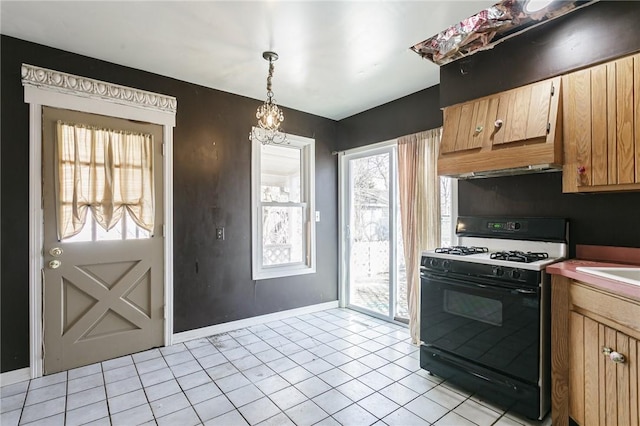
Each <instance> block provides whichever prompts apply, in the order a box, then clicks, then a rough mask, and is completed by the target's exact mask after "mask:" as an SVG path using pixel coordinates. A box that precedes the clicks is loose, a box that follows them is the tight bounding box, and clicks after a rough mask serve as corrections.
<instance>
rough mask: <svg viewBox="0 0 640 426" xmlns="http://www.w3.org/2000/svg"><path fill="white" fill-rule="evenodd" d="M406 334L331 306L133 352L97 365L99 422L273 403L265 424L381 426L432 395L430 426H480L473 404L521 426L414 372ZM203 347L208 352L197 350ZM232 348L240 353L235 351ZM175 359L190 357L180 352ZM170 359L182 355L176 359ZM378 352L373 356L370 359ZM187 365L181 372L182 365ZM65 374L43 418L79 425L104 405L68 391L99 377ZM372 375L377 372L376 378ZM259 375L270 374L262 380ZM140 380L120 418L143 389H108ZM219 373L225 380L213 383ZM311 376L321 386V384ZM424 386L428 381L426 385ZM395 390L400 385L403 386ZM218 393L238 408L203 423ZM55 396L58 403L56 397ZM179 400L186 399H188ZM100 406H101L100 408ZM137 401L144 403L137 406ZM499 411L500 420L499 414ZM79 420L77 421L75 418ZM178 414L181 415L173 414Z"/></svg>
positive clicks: (413, 356) (29, 389)
mask: <svg viewBox="0 0 640 426" xmlns="http://www.w3.org/2000/svg"><path fill="white" fill-rule="evenodd" d="M402 332H405V333H406V331H405V329H404V328H403V327H401V326H398V325H396V324H390V323H385V322H384V321H380V320H378V319H376V318H372V317H367V316H366V315H364V314H361V313H355V312H353V311H348V310H344V309H332V310H329V311H323V312H320V313H315V314H307V315H301V316H299V317H293V318H287V319H284V320H278V321H271V322H269V323H266V324H260V325H257V326H252V327H247V328H243V329H239V330H233V331H230V332H228V333H221V334H218V335H214V336H208V337H205V338H200V339H196V340H193V341H190V342H184V343H180V344H178V345H175V346H173V347H165V348H156V349H153V351H158V356H153V357H151V358H148V357H144V358H143V357H138V359H136V357H135V356H131V355H129V359H130V361H131V362H130V364H129V363H127V362H125V363H124V364H122V365H120V364H117V363H116V364H112V365H110V366H109V367H110V368H109V369H108V370H107V369H105V365H104V363H97V364H99V368H100V374H101V378H102V384H101V385H98V387H99V386H101V387H102V390H103V392H104V398H105V400H104V403H105V405H106V412H107V416H108V417H102V418H100V419H97V420H94V421H105V420H106V421H107V422H108V423H112V422H113V419H112V417H113V416H115V415H117V414H119V413H122V412H125V411H127V410H132V409H135V408H138V407H142V406H145V407H148V410H149V411H150V415H151V419H150V420H149V423H155V424H160V422H163V420H162V419H163V418H165V417H167V416H174V415H176V414H177V413H181V412H182V414H181V415H183V414H185V413H186V412H188V413H192V414H193V415H194V416H195V418H194V420H195V419H196V418H197V420H198V421H199V422H200V424H203V423H206V422H212V421H214V420H215V419H216V418H218V417H221V416H227V415H229V414H231V413H234V414H235V415H236V416H239V418H242V419H243V420H244V421H246V422H247V423H249V424H251V419H250V418H249V417H247V415H246V414H245V412H247V413H248V411H247V410H248V409H245V410H241V408H246V406H248V405H250V404H253V403H256V402H259V401H262V400H263V399H266V400H267V401H269V402H270V404H272V405H273V407H275V408H276V409H277V410H276V411H275V412H276V414H275V415H273V416H270V417H268V418H266V419H263V420H262V421H264V422H269V421H275V420H274V419H276V417H278V418H279V419H281V420H282V421H284V419H285V418H286V419H288V420H289V421H290V422H292V423H294V424H295V422H296V420H295V419H296V418H295V417H292V414H293V415H300V413H299V411H300V410H298V414H296V410H295V409H296V407H298V408H299V407H301V406H302V405H304V404H307V405H306V406H305V408H306V407H311V408H313V407H316V408H317V409H319V410H321V411H320V412H318V413H322V414H318V416H324V417H322V419H323V420H320V422H321V423H323V424H324V423H329V422H339V418H340V417H339V416H338V417H336V415H339V414H341V413H344V412H346V411H347V410H348V409H354V410H361V411H362V412H365V413H367V414H368V415H370V416H371V417H372V418H373V419H376V420H375V421H376V422H377V423H376V424H377V425H383V424H384V419H386V418H387V417H390V416H391V415H392V414H395V413H400V414H399V415H402V412H406V413H408V414H410V415H412V416H419V415H418V414H417V412H414V411H412V410H409V409H408V408H407V406H408V405H409V404H411V403H412V402H414V401H416V400H419V399H420V398H422V397H424V398H426V400H429V401H430V402H431V403H433V404H436V406H439V407H441V409H442V410H443V411H437V412H436V413H438V414H437V415H438V417H434V418H432V419H430V420H431V423H430V424H435V423H437V422H439V421H441V420H442V419H444V418H445V417H447V416H449V415H451V416H453V417H452V418H458V419H460V418H462V419H465V420H467V421H469V422H470V423H474V424H476V423H475V422H474V421H473V419H469V418H467V417H465V416H468V413H469V412H470V411H469V410H470V407H471V408H472V407H474V404H475V405H478V406H480V407H482V408H483V409H484V410H488V411H489V412H490V413H491V418H492V419H493V420H491V424H496V423H501V421H502V420H504V423H505V424H519V423H518V421H517V420H514V418H513V417H509V413H508V412H505V411H496V409H497V408H496V409H494V408H493V407H492V406H491V405H486V404H483V403H482V399H473V397H474V395H473V394H468V393H466V392H464V391H462V392H464V393H460V392H458V391H457V390H456V387H455V386H451V385H450V384H448V383H447V382H446V381H443V380H440V379H438V380H432V379H430V378H428V377H425V374H426V373H425V372H424V371H423V370H420V369H419V368H418V369H415V367H412V365H413V362H415V363H418V362H419V361H418V357H417V356H416V351H417V350H418V348H416V347H411V346H409V347H408V346H407V345H409V343H408V339H406V338H403V337H402ZM262 336H264V337H262ZM363 336H365V337H363ZM363 339H365V340H363ZM225 342H227V343H225ZM252 345H257V346H253V347H252ZM261 345H262V346H261ZM199 348H202V349H200V350H198V349H199ZM208 348H211V349H208ZM209 351H210V353H209ZM232 351H236V352H235V353H233V354H232ZM267 351H275V353H274V356H275V355H277V357H276V358H271V356H270V355H269V356H266V357H264V358H262V357H260V356H258V355H259V354H261V353H263V352H267ZM391 351H394V352H391ZM147 352H148V351H147ZM396 352H397V353H396ZM144 353H146V352H141V354H144ZM177 354H183V355H181V356H178V355H177ZM187 354H188V357H187ZM134 355H137V354H134ZM149 355H155V354H149ZM172 355H176V356H174V357H172ZM215 355H220V359H216V360H214V362H215V363H216V364H215V365H210V366H209V367H206V368H205V365H208V362H207V363H204V362H203V359H204V358H205V357H208V356H215ZM236 355H237V356H236ZM331 355H334V358H333V359H332V360H329V361H327V360H325V358H327V357H329V356H331ZM336 356H338V358H336ZM340 356H342V357H343V358H342V359H340ZM371 356H374V357H373V358H372V357H371ZM250 357H252V358H253V360H251V359H249V358H250ZM367 357H369V358H368V359H367V360H365V359H364V358H367ZM123 358H124V357H123ZM154 359H161V360H162V362H163V363H164V364H165V365H166V366H161V367H160V368H155V366H153V367H154V369H152V370H149V371H145V372H143V371H144V370H140V368H141V364H142V363H144V362H151V361H153V360H154ZM263 359H264V360H263ZM242 360H245V361H246V362H245V363H244V364H243V363H242ZM280 360H282V361H281V363H280V364H281V365H280V367H286V368H284V369H282V370H281V369H280V367H279V368H277V369H274V368H275V366H276V365H277V364H274V363H276V362H278V361H280ZM193 361H195V362H193ZM219 361H224V362H219ZM317 361H324V363H326V365H323V364H322V363H316V362H317ZM170 362H171V363H170ZM187 363H193V366H186V365H185V364H187ZM254 363H255V364H254ZM311 363H316V364H313V369H312V368H311V367H312V364H311ZM129 365H131V366H132V367H133V368H132V372H134V375H133V376H131V377H128V376H127V375H128V374H130V373H129V372H128V371H127V370H125V371H121V372H115V373H113V374H111V373H108V371H111V370H116V369H119V368H127V367H128V366H129ZM195 365H197V367H198V368H197V369H195ZM222 365H228V366H229V368H230V369H233V370H229V371H226V370H219V371H218V372H217V373H216V372H215V369H216V368H218V367H220V366H222ZM347 365H349V366H347ZM376 365H377V367H376ZM150 366H152V365H150ZM180 366H182V368H181V367H180ZM382 367H390V368H391V370H389V369H387V370H385V371H378V370H379V369H381V368H382ZM192 368H193V369H195V371H190V370H191V369H192ZM259 368H264V369H267V370H268V371H269V372H271V373H273V374H269V373H267V371H266V370H265V371H264V373H262V371H261V370H259ZM253 369H258V370H253ZM294 369H297V370H296V372H297V371H300V372H303V371H304V372H305V374H303V375H302V376H298V377H295V375H293V376H292V374H289V376H292V377H289V378H285V376H283V374H285V375H286V373H287V372H290V371H291V370H294ZM145 370H146V369H145ZM165 370H168V372H165V373H164V374H165V375H166V376H167V379H166V380H162V381H160V382H159V383H153V382H149V384H147V385H145V384H144V382H143V381H142V376H143V375H145V374H150V373H153V372H154V371H157V372H158V373H159V372H160V371H165ZM174 370H175V371H174ZM251 370H253V372H250V371H251ZM70 371H71V370H70ZM347 371H348V372H347ZM328 372H334V373H333V374H334V375H335V374H341V375H344V377H343V378H344V380H345V381H341V380H342V379H338V381H337V382H336V381H335V380H334V379H331V382H329V381H327V379H328V378H329V377H330V376H322V375H323V374H324V373H328ZM64 373H65V391H66V392H65V395H64V397H65V400H64V412H63V413H59V414H51V415H49V416H45V417H44V418H43V419H40V420H38V421H42V420H45V419H51V421H53V419H54V417H56V416H60V414H62V418H63V420H64V421H70V420H71V419H70V418H69V417H68V413H70V412H72V411H74V410H78V409H81V408H83V407H85V406H88V405H92V404H97V402H86V403H85V404H84V405H79V406H77V407H74V408H73V410H68V408H69V402H70V399H69V396H70V395H72V394H69V391H70V390H71V386H70V384H71V380H73V379H78V378H81V377H86V376H89V375H92V374H94V373H90V374H87V375H83V376H80V377H74V378H73V379H71V378H70V375H69V371H67V372H64ZM372 373H376V374H373V375H372ZM176 374H180V376H177V375H176ZM197 374H202V375H203V376H204V377H206V379H207V381H206V382H204V383H198V381H200V380H204V377H201V378H198V377H197V376H196V377H192V378H189V376H190V375H197ZM219 374H224V375H223V376H221V377H217V376H218V375H219ZM235 374H239V376H238V377H242V378H243V380H245V381H246V383H245V384H241V385H240V386H238V387H235V385H234V384H231V387H229V388H228V389H227V390H226V391H224V390H223V389H222V388H221V387H220V384H219V382H220V381H221V380H223V379H225V378H227V377H231V376H232V375H235ZM261 374H269V375H266V376H265V377H263V378H261ZM365 376H366V377H365ZM107 377H109V380H113V379H115V378H118V379H117V380H113V381H111V382H109V383H107ZM134 377H135V378H137V380H138V381H139V382H140V389H139V390H142V394H143V395H144V400H145V402H144V403H142V405H135V406H133V407H128V406H127V408H125V409H122V410H120V411H119V412H118V413H112V410H113V409H114V408H113V406H112V403H113V401H112V398H115V397H118V396H121V395H126V394H129V393H132V394H133V393H134V392H137V390H136V389H134V390H129V391H128V392H124V393H119V394H117V395H114V396H111V397H110V395H109V393H108V392H107V385H110V387H111V388H112V389H114V388H115V387H114V386H113V385H112V383H117V382H119V381H124V380H129V379H132V378H134ZM147 377H149V376H147ZM161 377H162V378H163V379H164V378H165V377H164V376H161ZM168 377H170V378H168ZM214 377H217V378H216V379H214ZM323 377H324V378H323ZM269 378H274V379H275V378H279V379H280V380H281V381H282V382H283V383H286V386H285V387H284V388H281V389H279V390H269V391H267V390H263V388H262V387H259V386H257V385H258V384H260V383H262V382H263V381H265V380H267V379H269ZM313 380H315V382H314V381H313ZM381 380H382V382H381ZM425 380H426V381H427V382H425ZM416 381H417V382H416ZM168 382H175V383H176V384H177V387H176V389H177V391H175V390H173V389H172V390H170V392H172V393H170V394H168V395H162V396H161V397H158V398H156V399H155V400H154V401H150V398H151V396H150V394H149V388H151V386H156V385H160V388H161V385H162V384H163V383H168ZM305 382H307V384H306V385H305V384H303V383H305ZM33 383H34V382H33V381H30V382H29V383H28V384H27V387H26V390H24V399H23V401H22V406H21V407H20V410H21V411H20V413H19V416H18V423H19V422H20V421H22V420H23V415H24V412H25V408H26V402H27V398H28V397H29V395H30V392H32V391H34V390H35V389H33V388H32V385H33ZM57 383H58V382H54V383H49V384H46V385H40V386H39V387H38V388H37V389H44V388H46V387H48V386H56V385H57ZM315 383H322V386H321V387H319V388H318V387H317V386H316V384H315ZM348 383H355V384H356V385H358V386H361V389H362V388H364V389H367V390H366V391H363V392H361V393H360V394H358V393H356V394H354V395H352V396H349V394H347V393H344V392H343V389H348V388H340V387H341V386H343V385H345V384H348ZM420 383H424V384H420ZM209 385H213V386H215V387H216V388H217V390H218V391H219V394H217V395H216V396H215V397H211V398H208V399H204V400H202V401H199V402H196V403H195V404H194V403H192V399H191V397H190V396H188V395H189V391H190V390H195V389H197V388H198V387H200V386H209ZM392 385H394V386H401V387H402V388H405V387H406V388H407V390H409V391H410V392H411V394H407V398H408V399H407V400H406V401H405V400H404V397H403V401H404V402H402V403H400V400H397V399H396V398H394V399H390V398H388V397H387V396H386V394H385V393H383V392H382V391H383V390H384V389H387V388H389V387H390V386H392ZM411 385H415V386H418V388H414V387H413V386H411ZM172 386H173V385H172ZM265 386H269V385H265ZM278 386H279V385H278ZM314 386H315V390H314ZM427 386H428V387H427ZM226 387H227V386H226V385H225V388H226ZM250 387H251V388H250ZM160 388H159V389H160ZM243 388H247V391H252V392H253V390H250V389H255V390H256V391H257V393H256V394H255V395H253V396H250V397H249V399H247V400H245V399H242V398H240V399H236V398H237V393H236V396H234V397H233V400H232V399H231V398H230V396H229V395H230V394H231V393H233V392H235V391H237V390H241V389H243ZM304 388H306V389H307V390H304ZM91 389H94V388H89V389H83V390H81V391H78V392H77V393H79V392H85V391H88V390H91ZM267 389H268V388H267ZM274 389H275V388H274ZM285 389H292V390H294V391H296V392H298V394H299V395H300V396H301V399H300V400H297V399H293V400H290V402H292V403H293V405H291V406H289V405H288V403H286V401H285V405H283V406H286V409H282V408H280V407H281V405H279V404H278V403H277V400H276V399H274V395H275V394H276V393H278V392H280V391H282V390H285ZM351 389H352V388H351ZM394 389H398V388H397V387H396V388H394ZM316 392H319V393H316ZM329 392H333V393H332V394H331V395H336V392H337V395H342V397H343V398H344V401H345V403H346V405H344V406H342V408H340V409H339V410H337V411H333V412H331V411H327V410H325V408H323V406H320V405H318V403H317V401H319V400H318V399H317V398H319V397H321V396H323V395H326V394H328V393H329ZM350 392H351V391H350ZM365 392H366V396H362V395H364V394H365ZM387 392H390V391H387ZM430 393H431V394H430ZM450 393H453V394H455V395H456V396H455V397H454V399H453V402H451V403H447V405H446V406H444V405H443V402H441V401H440V398H446V396H447V395H449V394H450ZM42 394H45V395H46V392H42V393H39V395H38V397H40V396H41V395H42ZM387 394H388V393H387ZM414 394H415V395H414ZM176 395H182V399H183V400H185V401H186V403H187V404H188V405H187V406H186V407H183V408H179V405H175V406H173V407H171V408H169V409H170V410H173V411H166V412H163V411H160V413H159V414H158V412H157V411H155V408H154V405H153V403H155V402H156V401H159V400H161V399H164V398H170V397H173V396H176ZM257 395H260V396H259V397H257V399H253V400H252V399H250V398H254V397H256V396H257ZM307 395H310V396H307ZM436 395H440V396H438V398H437V399H431V398H432V397H434V396H436ZM219 396H223V397H224V400H226V401H227V403H230V405H229V407H232V408H231V410H230V411H229V410H228V408H227V407H225V408H224V409H225V410H228V411H225V412H224V413H222V414H219V413H218V414H216V415H215V417H213V418H211V419H207V420H203V418H204V417H202V414H201V413H200V412H199V411H198V410H196V409H195V406H196V405H198V404H202V403H205V402H207V401H211V400H212V399H215V398H218V397H219ZM50 398H51V397H50ZM55 398H57V397H53V399H55ZM198 398H200V397H198ZM355 398H357V399H355ZM372 398H373V399H372ZM376 398H382V399H376ZM177 399H178V400H179V399H180V398H177ZM34 400H35V401H36V402H32V405H36V404H41V403H46V402H48V401H50V400H51V399H44V400H37V399H35V398H34ZM378 400H384V401H387V402H391V403H392V405H390V406H388V407H387V408H388V409H391V411H389V412H387V411H378V414H375V412H374V411H376V410H371V409H368V408H366V407H370V408H374V405H372V404H373V403H374V402H373V401H378ZM101 401H102V400H100V401H98V402H101ZM246 401H248V402H246ZM325 401H326V399H325ZM442 401H445V400H442ZM136 404H139V403H138V402H136ZM180 404H181V403H180ZM74 405H75V404H74ZM463 405H465V406H468V407H466V409H464V410H460V412H462V413H463V414H459V413H458V412H456V411H455V410H457V409H459V408H460V407H461V406H463ZM160 407H161V406H160ZM449 407H451V408H449ZM14 410H15V409H14ZM12 411H13V410H12ZM381 413H382V414H381ZM440 413H443V414H440ZM494 414H495V416H493V415H494ZM3 415H4V413H3ZM456 416H459V417H456ZM74 418H75V419H77V417H74ZM172 418H175V416H174V417H172ZM260 418H261V417H260ZM396 419H397V417H396ZM449 420H450V419H449ZM166 421H167V419H165V420H164V422H166ZM387 421H388V420H387ZM421 421H425V424H428V423H427V422H426V420H424V418H423V420H421Z"/></svg>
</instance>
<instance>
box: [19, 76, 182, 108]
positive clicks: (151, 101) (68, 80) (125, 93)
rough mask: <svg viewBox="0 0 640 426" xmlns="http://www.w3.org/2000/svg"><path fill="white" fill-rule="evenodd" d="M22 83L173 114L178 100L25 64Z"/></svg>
mask: <svg viewBox="0 0 640 426" xmlns="http://www.w3.org/2000/svg"><path fill="white" fill-rule="evenodd" d="M22 85H23V86H36V87H39V88H41V89H47V90H52V91H56V92H62V93H68V94H73V95H76V96H83V97H88V98H94V99H95V98H99V99H103V100H106V101H110V102H115V103H120V104H125V105H130V106H136V107H141V108H147V109H155V110H160V111H166V112H172V113H174V114H175V113H176V109H177V107H178V101H177V100H176V98H174V97H173V96H166V95H161V94H158V93H152V92H147V91H144V90H139V89H133V88H131V87H126V86H120V85H118V84H112V83H107V82H104V81H100V80H94V79H91V78H86V77H80V76H77V75H73V74H67V73H64V72H59V71H53V70H50V69H47V68H41V67H37V66H34V65H28V64H22Z"/></svg>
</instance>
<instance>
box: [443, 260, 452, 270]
mask: <svg viewBox="0 0 640 426" xmlns="http://www.w3.org/2000/svg"><path fill="white" fill-rule="evenodd" d="M450 266H451V262H450V261H448V260H443V261H442V267H443V268H444V269H449V267H450Z"/></svg>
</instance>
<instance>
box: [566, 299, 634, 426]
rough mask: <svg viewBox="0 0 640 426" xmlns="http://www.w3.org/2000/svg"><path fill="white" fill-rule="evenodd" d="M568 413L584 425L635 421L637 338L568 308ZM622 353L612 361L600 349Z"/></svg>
mask: <svg viewBox="0 0 640 426" xmlns="http://www.w3.org/2000/svg"><path fill="white" fill-rule="evenodd" d="M569 336H570V337H569V343H570V345H571V346H570V347H571V350H570V357H569V366H570V367H569V414H570V416H571V417H572V418H573V419H574V420H575V421H576V422H578V424H580V425H583V426H589V425H621V426H622V425H636V426H637V425H638V424H639V423H640V418H639V414H638V411H639V409H640V407H639V404H640V402H639V394H638V382H639V374H640V373H639V371H638V361H639V360H640V359H639V357H638V341H637V340H636V339H633V338H631V337H629V336H627V335H626V334H624V333H621V332H620V331H617V330H615V329H613V328H611V327H607V326H605V325H603V324H600V323H598V322H597V321H595V320H593V319H591V318H589V317H586V316H584V315H581V314H578V313H576V312H571V314H570V323H569ZM605 348H608V349H609V350H611V351H615V352H618V353H620V354H622V355H623V356H624V358H625V360H624V362H618V363H617V362H614V361H612V359H611V358H610V357H609V356H607V355H605V354H604V353H603V351H604V350H605Z"/></svg>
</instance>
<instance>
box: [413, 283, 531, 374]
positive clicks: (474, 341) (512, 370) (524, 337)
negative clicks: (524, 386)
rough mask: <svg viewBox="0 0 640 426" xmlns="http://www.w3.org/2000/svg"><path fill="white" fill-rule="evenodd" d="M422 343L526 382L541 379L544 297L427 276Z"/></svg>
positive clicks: (525, 290) (489, 284) (423, 307)
mask: <svg viewBox="0 0 640 426" xmlns="http://www.w3.org/2000/svg"><path fill="white" fill-rule="evenodd" d="M421 298H422V303H421V324H420V329H421V331H420V333H421V340H422V341H424V343H425V344H427V345H430V346H433V347H436V348H438V349H441V350H443V351H446V352H448V353H450V354H452V355H454V356H458V357H462V358H464V359H466V360H468V361H470V362H473V363H477V364H481V365H483V366H485V367H489V368H493V369H496V370H498V371H501V372H503V373H505V374H510V375H512V376H514V377H516V378H519V379H521V380H526V381H531V382H535V381H537V379H538V371H539V353H540V350H539V348H540V292H539V291H538V290H537V289H514V288H505V287H500V286H496V285H495V284H493V285H492V284H491V283H490V282H480V281H478V282H476V281H474V280H471V279H469V278H468V277H461V278H451V276H447V277H441V276H433V275H427V276H423V277H422V294H421Z"/></svg>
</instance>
